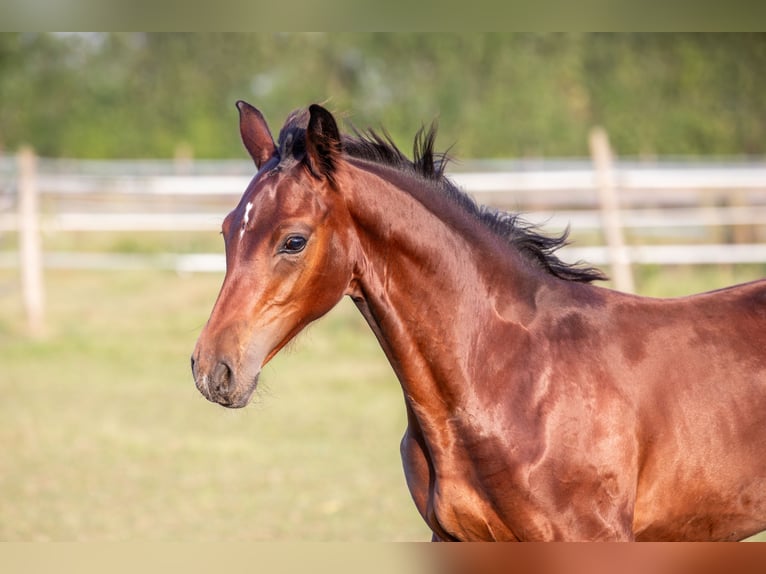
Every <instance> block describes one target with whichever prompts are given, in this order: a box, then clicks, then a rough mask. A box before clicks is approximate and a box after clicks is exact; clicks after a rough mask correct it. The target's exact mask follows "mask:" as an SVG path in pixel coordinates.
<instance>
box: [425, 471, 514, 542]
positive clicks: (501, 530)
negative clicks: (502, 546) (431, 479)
mask: <svg viewBox="0 0 766 574" xmlns="http://www.w3.org/2000/svg"><path fill="white" fill-rule="evenodd" d="M429 508H430V510H431V512H430V513H429V514H430V516H429V518H430V519H431V521H433V522H434V523H435V524H434V526H436V528H434V531H435V532H438V531H439V530H443V531H444V532H446V533H447V534H449V535H450V536H451V537H453V538H456V539H458V540H515V536H514V535H513V533H512V532H511V531H510V530H509V529H508V527H507V526H506V525H505V524H504V523H503V521H502V520H501V519H500V517H499V516H498V514H497V513H496V511H495V509H494V508H493V507H492V505H491V503H490V502H489V501H488V500H487V498H486V496H484V494H483V493H482V492H480V491H478V490H476V488H474V487H472V485H470V484H469V483H466V482H465V481H462V480H455V479H437V480H436V481H435V483H434V486H433V489H432V491H431V493H430V497H429Z"/></svg>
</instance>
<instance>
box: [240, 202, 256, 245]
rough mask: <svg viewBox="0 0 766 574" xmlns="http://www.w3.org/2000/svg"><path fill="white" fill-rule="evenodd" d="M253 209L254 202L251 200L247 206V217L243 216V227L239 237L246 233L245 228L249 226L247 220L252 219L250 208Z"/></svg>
mask: <svg viewBox="0 0 766 574" xmlns="http://www.w3.org/2000/svg"><path fill="white" fill-rule="evenodd" d="M251 209H253V202H252V201H251V202H249V203H248V204H247V205H246V206H245V217H243V218H242V227H241V228H240V230H239V238H240V239H242V236H243V235H245V228H246V227H247V222H248V221H250V210H251Z"/></svg>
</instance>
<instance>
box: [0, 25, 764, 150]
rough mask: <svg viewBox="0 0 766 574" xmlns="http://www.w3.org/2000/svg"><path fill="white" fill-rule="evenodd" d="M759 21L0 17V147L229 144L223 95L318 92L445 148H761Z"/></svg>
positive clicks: (236, 145)
mask: <svg viewBox="0 0 766 574" xmlns="http://www.w3.org/2000/svg"><path fill="white" fill-rule="evenodd" d="M763 69H766V36H764V35H763V34H728V35H726V34H724V35H721V34H715V35H706V34H670V35H662V34H496V33H495V34H475V33H474V34H468V33H466V34H452V33H450V34H418V33H406V34H405V33H397V34H352V33H344V34H276V33H253V34H221V33H206V34H183V33H174V34H149V33H146V34H117V33H108V34H10V33H5V34H0V104H1V105H0V146H4V147H5V148H6V149H9V150H14V149H16V148H17V147H18V146H19V145H21V144H23V143H30V144H32V145H33V146H34V147H35V148H36V149H37V150H38V152H39V153H41V154H44V155H51V156H79V157H172V156H173V155H174V154H175V152H176V149H177V148H178V147H179V146H186V147H188V148H191V149H192V150H193V153H194V155H195V156H197V157H242V152H241V149H240V142H239V137H238V134H237V130H236V110H235V109H234V107H233V103H234V101H235V100H237V99H240V98H242V99H247V100H249V101H251V102H252V103H253V104H254V105H256V106H258V107H259V108H261V109H262V110H263V112H264V113H265V114H266V116H267V118H268V119H269V120H270V121H271V122H272V128H273V129H274V130H275V131H276V130H278V128H279V126H280V122H281V121H282V120H283V118H284V117H285V115H286V114H287V113H288V112H289V111H290V110H292V109H293V108H295V107H299V106H305V105H307V104H309V103H311V102H324V103H325V104H326V105H327V106H328V107H330V108H331V109H333V110H334V111H336V112H337V113H340V114H341V115H342V116H344V117H346V118H347V119H348V120H349V121H351V122H352V123H354V124H355V125H357V126H359V127H367V126H371V127H381V126H385V127H386V129H387V130H388V131H389V132H390V133H391V135H392V137H393V138H394V139H395V141H397V142H398V143H399V144H400V145H401V146H402V147H403V148H404V149H408V148H409V146H410V142H411V140H412V136H413V134H414V132H415V131H416V130H417V128H418V127H420V126H421V125H422V124H423V123H428V122H430V121H431V120H433V119H438V120H439V121H440V124H441V127H442V131H441V134H440V140H439V141H440V146H441V147H448V146H450V145H452V144H455V148H454V152H455V153H456V155H458V156H459V157H463V158H469V157H516V156H542V155H545V156H583V155H586V154H587V146H586V140H587V132H588V130H589V128H590V127H591V126H592V125H595V124H600V125H603V126H604V127H605V128H606V129H607V130H608V131H609V134H610V137H611V139H612V141H613V143H614V145H615V147H616V149H617V150H618V152H619V153H620V154H621V155H655V154H763V153H766V103H764V99H763V97H762V94H763V93H766V76H765V75H764V74H762V73H761V71H762V70H763Z"/></svg>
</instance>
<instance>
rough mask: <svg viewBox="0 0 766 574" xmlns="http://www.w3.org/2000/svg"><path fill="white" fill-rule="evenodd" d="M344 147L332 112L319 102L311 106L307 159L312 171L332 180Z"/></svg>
mask: <svg viewBox="0 0 766 574" xmlns="http://www.w3.org/2000/svg"><path fill="white" fill-rule="evenodd" d="M342 149H343V146H342V144H341V141H340V132H339V131H338V124H336V123H335V118H333V117H332V114H331V113H330V112H328V111H327V110H326V109H324V108H323V107H322V106H318V105H317V104H312V105H311V106H309V125H308V128H306V160H307V162H308V166H309V169H310V170H311V172H312V173H313V174H314V175H315V176H317V177H320V178H321V177H324V178H327V179H330V180H332V179H333V173H334V171H335V165H336V163H337V160H338V158H339V157H340V154H341V151H342Z"/></svg>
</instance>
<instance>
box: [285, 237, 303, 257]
mask: <svg viewBox="0 0 766 574" xmlns="http://www.w3.org/2000/svg"><path fill="white" fill-rule="evenodd" d="M304 247H306V238H305V237H302V236H300V235H291V236H290V237H288V238H287V239H285V242H284V243H283V244H282V248H281V249H280V251H281V252H282V253H300V252H301V251H303V248H304Z"/></svg>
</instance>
